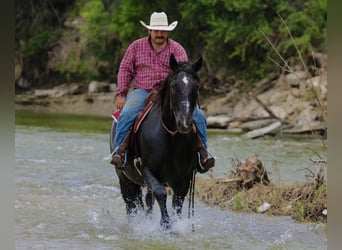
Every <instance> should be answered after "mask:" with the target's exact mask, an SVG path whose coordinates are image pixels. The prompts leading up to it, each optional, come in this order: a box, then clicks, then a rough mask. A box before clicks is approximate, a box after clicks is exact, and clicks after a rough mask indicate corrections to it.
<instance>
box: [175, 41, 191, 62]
mask: <svg viewBox="0 0 342 250" xmlns="http://www.w3.org/2000/svg"><path fill="white" fill-rule="evenodd" d="M173 42H174V50H173V53H174V55H175V58H176V60H177V61H178V62H187V61H188V55H187V54H186V51H185V49H184V48H183V46H182V45H180V44H179V43H178V42H175V41H173Z"/></svg>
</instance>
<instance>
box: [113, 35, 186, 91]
mask: <svg viewBox="0 0 342 250" xmlns="http://www.w3.org/2000/svg"><path fill="white" fill-rule="evenodd" d="M172 53H173V54H174V55H175V58H176V60H177V61H187V60H188V56H187V54H186V52H185V49H184V48H183V47H182V46H181V45H180V44H179V43H177V42H176V41H174V40H172V39H170V38H168V43H167V45H166V46H165V48H163V49H162V50H161V51H159V52H156V51H155V50H154V49H153V47H152V45H151V44H150V41H149V37H143V38H140V39H138V40H135V41H134V42H133V43H132V44H131V45H130V46H129V47H128V49H127V51H126V52H125V55H124V57H123V58H122V60H121V63H120V68H119V73H118V84H117V92H116V95H117V96H126V95H127V93H128V88H129V84H130V82H131V81H132V80H133V79H134V84H133V88H135V89H137V88H141V89H145V90H148V91H150V90H152V89H153V88H156V87H158V85H159V82H160V81H161V80H164V79H165V78H166V77H167V75H168V74H169V72H170V66H169V59H170V56H171V54H172Z"/></svg>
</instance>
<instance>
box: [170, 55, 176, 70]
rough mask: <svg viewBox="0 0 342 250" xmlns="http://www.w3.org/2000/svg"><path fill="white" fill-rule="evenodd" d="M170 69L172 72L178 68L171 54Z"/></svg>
mask: <svg viewBox="0 0 342 250" xmlns="http://www.w3.org/2000/svg"><path fill="white" fill-rule="evenodd" d="M170 67H171V69H172V70H173V71H175V70H176V69H177V68H178V62H177V61H176V58H175V55H174V54H171V56H170Z"/></svg>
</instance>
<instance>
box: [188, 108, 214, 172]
mask: <svg viewBox="0 0 342 250" xmlns="http://www.w3.org/2000/svg"><path fill="white" fill-rule="evenodd" d="M192 119H193V120H194V121H195V123H196V127H197V134H198V138H197V140H198V153H199V155H200V162H199V168H198V170H199V172H201V173H204V172H207V171H208V170H209V169H210V168H212V167H214V166H215V158H214V157H213V156H212V155H211V154H210V153H209V152H208V150H207V147H208V144H207V121H206V118H205V115H204V112H203V111H202V110H201V109H199V108H198V107H197V108H196V109H195V112H194V114H193V116H192Z"/></svg>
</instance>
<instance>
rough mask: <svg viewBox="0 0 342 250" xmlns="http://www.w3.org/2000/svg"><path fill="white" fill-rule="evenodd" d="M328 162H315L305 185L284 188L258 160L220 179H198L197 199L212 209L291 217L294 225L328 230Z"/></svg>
mask: <svg viewBox="0 0 342 250" xmlns="http://www.w3.org/2000/svg"><path fill="white" fill-rule="evenodd" d="M326 164H327V163H326V162H325V161H316V162H313V165H314V167H315V169H316V170H315V172H313V171H312V170H309V169H307V174H306V178H307V179H306V181H305V182H303V183H295V184H291V185H283V184H280V183H277V182H276V181H274V180H271V179H270V178H269V177H268V175H267V173H268V171H267V169H266V168H265V166H264V164H263V162H262V161H261V160H260V159H259V158H258V157H257V156H255V155H254V156H251V157H248V158H247V159H245V160H241V161H238V162H237V163H236V165H235V170H234V171H232V173H230V174H227V175H225V176H223V177H220V178H203V177H201V176H198V177H197V179H196V195H197V197H198V198H199V199H201V200H202V201H204V202H205V203H206V204H208V205H209V206H219V207H220V208H221V209H223V210H227V209H228V210H233V211H239V212H246V213H263V214H267V215H272V216H279V215H280V216H291V218H293V219H294V220H295V221H298V222H304V223H314V224H317V225H319V224H321V225H323V228H324V230H326V224H327V214H328V204H327V181H326V179H325V178H324V173H323V169H324V166H326Z"/></svg>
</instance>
